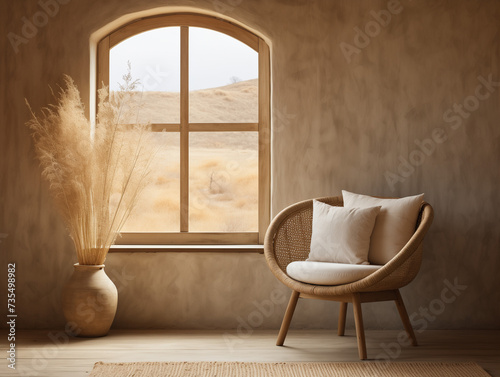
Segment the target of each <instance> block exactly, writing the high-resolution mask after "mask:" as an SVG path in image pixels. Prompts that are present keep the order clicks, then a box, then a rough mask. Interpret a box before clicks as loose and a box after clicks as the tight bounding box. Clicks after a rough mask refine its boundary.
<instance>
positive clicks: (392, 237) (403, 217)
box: [342, 190, 424, 264]
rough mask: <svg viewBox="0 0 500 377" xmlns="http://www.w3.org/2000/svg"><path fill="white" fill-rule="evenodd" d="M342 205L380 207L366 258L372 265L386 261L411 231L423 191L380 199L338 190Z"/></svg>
mask: <svg viewBox="0 0 500 377" xmlns="http://www.w3.org/2000/svg"><path fill="white" fill-rule="evenodd" d="M342 196H343V198H344V207H345V208H371V207H373V206H381V207H382V208H381V209H380V213H379V215H378V216H377V221H376V222H375V228H374V229H373V234H372V239H371V244H370V252H369V253H368V260H369V262H370V263H373V264H385V263H387V262H389V261H390V260H391V259H392V258H394V256H396V254H397V253H399V252H400V251H401V249H402V248H403V246H404V245H406V243H407V242H408V241H409V240H410V238H411V236H412V235H413V233H414V232H415V226H416V224H417V218H418V213H419V210H420V206H421V205H422V202H423V201H424V194H420V195H415V196H408V197H406V198H400V199H380V198H374V197H373V196H367V195H359V194H353V193H352V192H348V191H345V190H342Z"/></svg>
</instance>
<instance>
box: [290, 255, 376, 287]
mask: <svg viewBox="0 0 500 377" xmlns="http://www.w3.org/2000/svg"><path fill="white" fill-rule="evenodd" d="M380 267H382V266H379V265H374V264H346V263H329V262H309V261H304V262H292V263H290V264H289V265H288V266H287V267H286V273H287V274H288V276H290V277H291V278H292V279H295V280H298V281H301V282H304V283H309V284H317V285H340V284H347V283H352V282H354V281H357V280H361V279H363V278H364V277H366V276H368V275H370V274H372V273H374V272H375V271H377V270H378V269H379V268H380Z"/></svg>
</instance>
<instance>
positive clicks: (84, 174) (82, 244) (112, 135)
mask: <svg viewBox="0 0 500 377" xmlns="http://www.w3.org/2000/svg"><path fill="white" fill-rule="evenodd" d="M124 79H125V84H124V85H123V86H122V90H121V91H119V92H116V93H113V95H112V96H111V97H110V95H109V92H108V90H107V88H103V89H101V90H99V106H98V107H99V111H98V114H99V115H98V117H97V120H96V125H95V128H94V129H92V126H91V123H90V122H89V120H88V119H87V118H86V117H85V112H84V107H83V105H82V102H81V99H80V93H79V92H78V89H77V87H76V86H75V84H74V82H73V80H72V79H71V78H70V77H69V76H65V84H66V88H65V89H63V88H61V89H60V93H59V98H58V102H57V104H56V105H51V106H49V107H48V108H45V109H43V110H42V113H41V115H35V114H34V113H33V111H31V109H30V111H31V114H32V119H31V120H30V121H29V122H27V125H28V126H29V127H30V128H31V130H32V136H33V140H34V145H35V150H36V154H37V157H38V159H39V160H40V165H41V168H42V175H43V177H44V178H45V179H47V181H48V182H49V184H50V191H51V193H52V196H53V198H54V202H55V204H56V205H57V207H58V208H59V210H60V213H61V215H62V217H63V219H64V222H65V224H66V226H67V228H68V230H69V233H70V236H71V238H72V239H73V241H74V243H75V247H76V253H77V258H78V263H80V264H83V265H99V264H103V263H104V261H105V259H106V255H107V253H108V251H109V248H110V246H111V245H112V244H113V243H114V242H115V240H116V237H117V236H118V234H119V231H120V229H121V227H122V226H123V224H124V222H125V221H126V219H127V217H128V216H129V215H130V212H131V211H132V209H133V208H134V206H135V204H136V203H137V199H138V197H139V194H140V192H141V190H142V189H143V188H144V187H145V185H146V183H147V176H148V174H149V166H150V163H151V161H152V159H153V156H154V150H153V149H152V148H151V147H150V146H148V145H147V144H148V134H149V133H148V132H146V128H147V127H146V126H144V125H142V126H141V125H133V126H130V125H129V126H127V127H124V126H121V125H120V124H121V123H123V119H124V118H130V112H132V108H131V106H130V100H131V98H132V99H134V100H136V98H134V97H135V95H134V94H133V90H134V88H135V86H136V85H137V82H133V81H132V80H131V77H130V75H129V76H128V77H126V76H125V77H124ZM28 106H29V104H28Z"/></svg>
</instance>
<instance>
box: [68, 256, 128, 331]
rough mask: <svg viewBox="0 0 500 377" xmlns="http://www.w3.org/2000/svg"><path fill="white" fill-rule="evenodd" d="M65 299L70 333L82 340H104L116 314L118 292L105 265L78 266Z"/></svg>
mask: <svg viewBox="0 0 500 377" xmlns="http://www.w3.org/2000/svg"><path fill="white" fill-rule="evenodd" d="M74 267H75V270H74V271H73V275H72V276H71V278H70V280H69V281H68V283H67V284H66V286H65V287H64V290H63V295H62V306H63V311H64V316H65V317H66V321H67V322H68V323H67V326H66V327H67V329H70V331H71V332H72V333H73V334H74V335H76V336H82V337H98V336H104V335H106V334H107V333H108V332H109V328H110V327H111V324H112V323H113V319H114V318H115V314H116V306H117V304H118V291H117V289H116V286H115V285H114V284H113V282H112V281H111V279H110V278H109V277H108V275H106V273H105V272H104V265H103V264H101V265H80V264H78V263H76V264H75V265H74Z"/></svg>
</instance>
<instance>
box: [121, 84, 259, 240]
mask: <svg viewBox="0 0 500 377" xmlns="http://www.w3.org/2000/svg"><path fill="white" fill-rule="evenodd" d="M257 93H258V87H257V80H256V79H254V80H247V81H241V82H236V83H233V84H229V85H226V86H222V87H218V88H211V89H204V90H197V91H192V92H190V110H189V118H190V119H189V121H190V122H192V123H209V122H212V123H224V122H226V123H229V122H230V123H245V122H257V117H258V105H257ZM134 97H135V99H136V100H137V101H138V102H140V110H139V113H138V115H136V116H135V119H130V121H135V120H137V121H138V122H141V123H147V122H149V123H179V93H172V92H154V91H149V92H140V93H139V92H138V93H134ZM152 136H153V143H154V145H153V146H152V147H157V148H158V150H159V152H158V154H157V156H156V158H155V160H154V163H153V166H152V173H151V176H150V183H149V185H148V186H147V187H146V189H145V190H144V191H143V193H142V195H141V198H140V200H139V203H138V205H137V207H136V209H135V211H134V212H133V213H132V215H131V216H130V218H129V220H128V221H127V223H126V224H125V226H124V228H123V231H135V232H140V231H156V232H178V231H179V228H180V215H179V211H180V208H179V202H180V178H179V171H180V148H179V141H180V137H179V133H178V132H154V134H153V135H152ZM189 149H190V150H189V153H190V159H189V172H190V179H189V195H190V200H189V230H190V231H197V232H213V231H224V232H244V231H257V228H258V206H257V204H258V133H257V132H191V133H190V135H189Z"/></svg>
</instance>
